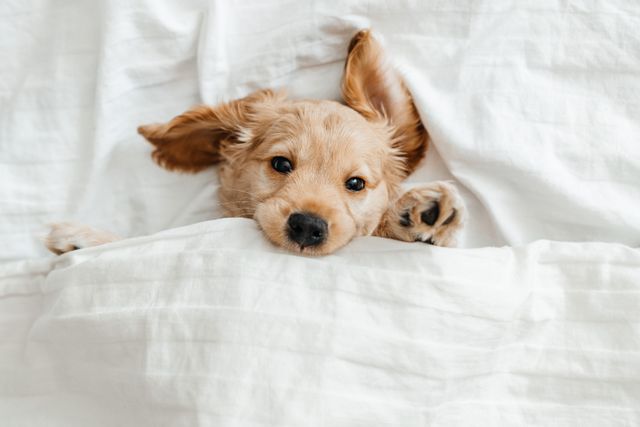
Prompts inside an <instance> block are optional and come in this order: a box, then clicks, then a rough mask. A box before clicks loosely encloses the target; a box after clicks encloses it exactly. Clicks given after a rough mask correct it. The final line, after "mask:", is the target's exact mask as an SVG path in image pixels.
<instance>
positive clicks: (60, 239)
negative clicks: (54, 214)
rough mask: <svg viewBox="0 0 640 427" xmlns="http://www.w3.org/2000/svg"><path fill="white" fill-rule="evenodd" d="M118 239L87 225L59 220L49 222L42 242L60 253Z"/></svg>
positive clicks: (51, 249)
mask: <svg viewBox="0 0 640 427" xmlns="http://www.w3.org/2000/svg"><path fill="white" fill-rule="evenodd" d="M114 240H118V237H117V236H115V235H114V234H111V233H108V232H106V231H100V230H96V229H93V228H91V227H87V226H86V225H81V224H73V223H70V222H59V223H55V224H51V230H50V231H49V234H47V236H46V237H45V238H44V244H45V246H46V247H47V249H49V250H50V251H51V252H53V253H54V254H56V255H62V254H64V253H67V252H71V251H75V250H76V249H82V248H86V247H90V246H98V245H101V244H103V243H108V242H113V241H114Z"/></svg>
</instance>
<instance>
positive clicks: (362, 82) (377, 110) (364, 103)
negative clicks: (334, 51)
mask: <svg viewBox="0 0 640 427" xmlns="http://www.w3.org/2000/svg"><path fill="white" fill-rule="evenodd" d="M342 97H343V99H344V101H345V103H346V104H347V105H348V106H349V107H351V108H353V109H354V110H356V111H357V112H359V113H360V114H362V115H363V116H364V117H365V118H366V119H368V120H387V121H388V122H389V123H390V124H391V125H392V127H393V128H394V132H393V146H394V147H395V148H397V149H398V150H399V151H400V153H401V155H402V157H403V158H404V164H405V174H406V175H409V174H410V173H411V172H413V170H414V169H415V168H416V167H417V166H418V163H419V162H420V160H422V158H423V157H424V154H425V152H426V150H427V146H428V143H429V135H428V134H427V130H426V129H425V127H424V125H423V124H422V121H421V120H420V116H419V115H418V111H417V109H416V106H415V105H414V103H413V99H412V98H411V94H410V93H409V91H408V90H407V88H406V86H405V84H404V82H403V81H402V78H401V77H400V75H399V74H398V73H397V72H396V70H394V69H393V67H392V66H391V65H390V64H389V63H388V62H387V61H386V59H385V57H384V52H383V50H382V47H381V46H380V45H379V44H378V42H377V41H376V40H375V39H374V38H373V36H372V35H371V32H370V31H369V30H362V31H360V32H358V33H357V34H356V35H355V36H354V37H353V38H352V39H351V43H350V44H349V54H348V56H347V62H346V64H345V68H344V76H343V78H342ZM406 175H405V176H406Z"/></svg>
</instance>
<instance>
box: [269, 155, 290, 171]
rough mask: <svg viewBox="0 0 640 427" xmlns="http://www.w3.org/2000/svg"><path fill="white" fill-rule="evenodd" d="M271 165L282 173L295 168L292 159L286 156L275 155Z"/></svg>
mask: <svg viewBox="0 0 640 427" xmlns="http://www.w3.org/2000/svg"><path fill="white" fill-rule="evenodd" d="M271 167H273V169H275V170H276V171H278V172H280V173H289V172H291V171H292V170H293V166H291V161H290V160H289V159H287V158H286V157H280V156H278V157H274V158H273V159H271Z"/></svg>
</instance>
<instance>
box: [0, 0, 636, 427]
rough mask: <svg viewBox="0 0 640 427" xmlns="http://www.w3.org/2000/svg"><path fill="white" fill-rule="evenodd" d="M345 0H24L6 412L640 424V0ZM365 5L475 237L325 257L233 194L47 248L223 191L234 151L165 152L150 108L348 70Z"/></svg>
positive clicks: (14, 102)
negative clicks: (145, 132) (158, 152)
mask: <svg viewBox="0 0 640 427" xmlns="http://www.w3.org/2000/svg"><path fill="white" fill-rule="evenodd" d="M337 3H338V2H333V1H328V0H324V1H322V0H321V1H314V2H300V1H292V0H290V1H287V0H271V1H259V0H249V1H243V2H225V1H222V0H221V1H215V0H212V1H205V0H190V1H184V2H171V1H154V2H151V1H144V0H132V1H128V2H104V3H95V2H84V1H81V0H71V1H65V2H54V1H52V0H42V1H36V2H24V1H20V0H6V1H4V2H3V3H2V4H1V5H0V35H1V36H2V37H0V54H2V61H0V420H3V421H1V422H0V424H1V425H11V426H13V425H28V426H33V425H46V426H52V425H60V426H73V425H78V426H85V425H141V424H148V425H172V426H174V425H197V424H201V425H274V426H275V425H278V426H280V425H292V426H293V425H366V426H370V425H403V426H404V425H443V426H453V425H460V426H467V425H525V424H528V425H593V426H606V425H638V424H640V419H639V415H638V408H640V401H639V400H640V387H639V384H640V383H639V376H640V365H639V362H638V361H639V360H640V339H638V331H637V329H638V328H637V325H638V312H639V310H638V307H639V305H638V303H640V301H639V295H640V293H639V292H640V287H639V286H640V254H639V253H638V252H639V251H638V249H632V248H634V247H639V246H640V108H639V107H638V106H639V105H640V79H639V78H638V76H639V75H640V38H639V37H638V34H640V33H639V32H638V28H640V26H639V24H640V6H639V5H638V4H637V3H636V2H633V1H624V0H612V1H591V0H583V1H580V0H576V1H558V0H553V1H552V0H542V1H536V2H517V1H506V0H505V1H491V2H447V1H437V0H427V1H421V2H414V1H399V2H386V1H383V0H369V1H365V0H361V1H357V0H351V1H345V2H339V3H340V5H338V4H337ZM362 27H371V28H373V29H374V31H375V32H376V34H378V36H379V37H380V38H381V39H382V40H383V41H384V44H385V46H386V48H387V51H388V52H389V55H390V57H391V59H392V60H393V61H394V62H395V63H396V64H397V66H398V67H399V68H400V69H401V70H402V72H403V74H404V75H405V77H406V81H407V83H408V85H409V87H410V89H411V91H412V93H413V95H414V98H415V100H416V103H417V105H418V107H419V110H420V113H421V115H422V117H423V120H424V121H425V123H426V125H427V128H428V130H429V132H430V133H431V135H432V139H433V144H432V146H431V148H430V151H429V154H428V157H427V160H426V162H425V164H424V165H423V167H422V168H421V169H420V170H418V171H417V172H416V173H415V174H414V175H413V176H412V177H411V178H410V180H409V181H410V182H409V183H408V185H414V184H419V183H421V182H426V181H429V180H433V179H451V180H453V181H454V182H455V183H456V185H458V187H459V188H460V189H461V191H462V193H463V196H464V199H465V202H466V203H467V205H468V208H469V217H470V220H469V224H468V226H467V228H466V230H465V233H464V235H463V236H462V239H461V246H462V247H463V248H466V249H457V250H448V249H441V248H430V247H425V246H420V245H415V244H402V243H399V242H393V241H390V240H385V239H377V238H363V239H358V240H356V241H354V242H353V243H352V244H350V245H349V246H348V247H347V248H345V249H344V250H342V251H340V252H339V253H337V254H336V255H333V256H330V257H325V258H319V259H308V258H302V257H297V256H293V255H288V254H283V253H281V252H279V251H277V250H276V249H274V248H273V247H271V246H270V245H269V244H268V243H266V242H265V241H264V240H263V239H262V236H261V235H260V233H258V232H257V230H256V228H255V224H254V223H253V222H251V221H249V220H239V219H226V220H215V221H210V222H206V223H201V224H196V225H192V226H188V227H186V228H180V229H176V230H171V231H168V232H164V233H161V234H157V235H153V236H150V237H141V238H139V239H133V240H126V241H123V242H120V243H117V244H115V245H113V246H108V247H104V248H95V249H91V250H87V251H81V252H78V253H76V254H71V255H67V256H65V257H63V258H60V259H55V258H52V257H50V256H49V255H47V254H46V252H45V251H44V249H43V247H42V245H41V243H40V241H39V237H40V236H41V235H42V234H43V233H44V232H45V229H46V228H45V224H46V223H47V222H51V221H57V220H77V221H80V222H83V223H87V224H91V225H94V226H97V227H101V228H105V229H109V230H112V231H114V232H117V233H119V234H122V235H124V236H143V235H149V234H151V233H155V232H158V231H160V230H164V229H169V228H172V227H178V226H185V225H187V224H194V223H197V222H200V221H205V220H209V219H212V218H216V217H218V216H219V215H220V212H219V210H218V208H217V206H216V199H215V194H216V191H217V184H216V181H215V174H214V171H213V170H211V171H205V172H203V173H200V174H198V175H179V174H172V173H169V172H166V171H164V170H162V169H160V168H159V167H157V166H155V165H154V164H153V163H152V162H151V160H150V159H149V151H150V148H149V146H148V145H147V144H145V143H144V142H143V141H142V140H141V138H140V137H139V136H137V135H136V133H135V128H136V127H137V125H139V124H141V123H147V122H153V121H161V120H166V119H169V118H170V117H172V116H173V115H175V114H177V113H180V112H182V111H183V110H185V109H186V108H188V107H189V106H191V105H193V104H195V103H198V102H203V101H204V102H210V103H214V102H217V101H219V100H227V99H232V98H234V97H238V96H242V95H245V94H247V93H248V92H250V91H252V90H254V89H257V88H260V87H267V86H285V87H289V88H290V93H291V95H292V96H295V97H328V98H337V97H338V84H339V78H340V73H341V69H342V62H343V60H344V56H345V54H346V51H345V50H346V44H347V43H348V40H349V38H350V36H351V35H352V34H353V33H354V32H355V31H356V30H357V29H358V28H362ZM540 239H549V240H557V241H565V242H564V243H563V242H555V243H554V242H550V241H539V240H540ZM566 241H572V242H576V243H569V242H566ZM586 241H593V243H578V242H586ZM607 242H608V243H607ZM503 245H510V246H505V247H503V248H496V247H499V246H503ZM480 247H486V248H484V249H481V248H480ZM471 248H480V249H471ZM3 261H4V262H3ZM5 420H9V421H8V422H7V421H5Z"/></svg>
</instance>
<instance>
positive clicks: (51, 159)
mask: <svg viewBox="0 0 640 427" xmlns="http://www.w3.org/2000/svg"><path fill="white" fill-rule="evenodd" d="M639 24H640V5H638V3H637V2H635V1H623V0H611V1H609V0H607V1H591V0H589V1H558V0H541V1H535V2H514V1H506V0H505V1H502V0H501V1H490V2H489V1H487V2H476V1H473V2H471V1H470V2H448V1H435V0H429V1H419V2H418V1H416V2H408V1H407V2H405V1H400V2H395V1H394V2H388V1H383V0H370V1H355V0H352V1H346V2H335V1H330V0H321V1H313V2H304V1H297V0H295V1H287V0H272V1H264V0H249V1H241V2H240V1H239V2H228V1H211V2H206V1H205V0H190V1H181V2H173V1H166V2H165V1H145V0H133V1H126V2H125V1H121V2H102V3H98V4H96V3H95V2H86V1H82V0H72V1H65V2H62V3H60V2H54V1H51V0H49V1H34V2H25V1H22V0H6V1H4V2H2V5H0V34H2V35H3V37H0V53H2V63H1V64H0V101H1V102H2V104H1V105H0V111H1V114H0V148H1V149H0V165H1V167H0V241H1V242H2V243H3V244H2V245H0V259H16V258H23V257H37V256H39V255H40V256H41V255H44V252H43V249H42V245H41V244H40V242H39V241H38V239H37V234H38V233H43V232H44V230H45V228H44V224H45V223H47V222H49V221H56V220H67V219H76V220H79V221H80V222H84V223H88V224H92V225H95V226H99V227H103V228H106V229H109V230H112V231H114V232H118V233H120V234H123V235H125V236H135V235H143V234H149V233H152V232H156V231H159V230H162V229H166V228H169V227H173V226H179V225H186V224H190V223H193V222H197V221H202V220H208V219H211V218H213V217H215V216H217V215H219V212H218V211H217V209H216V201H215V191H216V185H215V183H214V178H213V175H214V174H213V172H210V171H207V172H203V173H201V174H199V175H196V176H186V175H178V174H171V173H168V172H166V171H164V170H161V169H160V168H158V167H157V166H155V165H154V164H153V163H152V162H151V160H150V159H149V156H148V153H149V151H150V147H149V146H148V144H146V143H144V142H143V141H142V138H140V137H139V136H138V135H136V133H135V129H136V127H137V126H138V125H139V124H141V123H148V122H153V121H160V120H168V119H169V118H171V117H172V116H173V115H175V114H177V113H180V112H182V111H184V110H185V109H186V108H188V107H189V106H191V105H192V104H195V103H198V102H202V101H206V102H217V101H220V100H225V99H231V98H234V97H238V96H242V95H245V94H247V93H249V92H250V91H252V90H254V89H257V88H260V87H267V86H286V87H289V88H290V89H291V93H292V95H293V96H297V97H306V96H309V97H323V98H324V97H328V98H331V97H334V98H335V97H337V95H338V84H339V77H340V73H341V70H342V62H343V60H344V57H345V54H346V45H347V43H348V40H349V38H350V37H351V36H352V35H353V33H354V32H355V31H356V29H358V28H361V27H371V28H373V29H374V30H375V32H376V33H377V34H378V35H379V36H380V37H381V38H382V39H384V41H385V43H386V47H387V50H388V52H389V55H390V57H391V59H392V60H393V61H394V62H395V63H396V64H397V65H398V67H399V68H401V69H402V71H403V73H404V74H405V76H406V80H407V83H408V85H409V86H410V88H411V91H412V92H413V94H414V97H415V99H416V103H417V104H418V107H419V110H420V113H421V114H422V117H423V119H424V121H425V123H426V124H427V128H428V129H429V131H430V132H431V134H432V136H433V141H434V144H433V146H432V150H431V153H430V154H429V160H428V163H427V164H426V165H425V167H424V168H423V169H422V170H420V171H419V172H418V173H416V174H415V176H414V177H413V178H412V181H413V182H414V183H415V182H424V181H426V180H429V179H432V178H452V177H453V178H455V179H456V181H457V183H458V185H459V187H460V188H461V189H462V190H463V191H464V196H465V200H466V201H467V204H468V205H469V207H470V211H471V218H472V221H470V223H469V226H468V228H467V234H466V235H465V236H463V238H462V242H461V243H462V245H463V246H466V247H477V246H483V245H489V244H494V245H501V244H505V243H506V244H523V243H526V242H530V241H533V240H536V239H540V238H549V239H553V240H574V241H584V240H600V241H614V242H622V243H626V244H630V245H640V237H639V236H640V231H639V230H640V209H638V200H640V186H639V184H638V183H639V182H640V144H639V143H638V141H639V136H638V135H639V134H640V108H638V105H639V102H640V101H639V100H640V79H638V78H637V75H638V73H640V40H639V39H638V34H639V33H638V30H637V28H638V26H639ZM438 153H439V154H440V156H441V157H442V159H443V160H444V161H443V162H442V161H440V160H439V159H440V156H439V155H438ZM429 162H430V163H429Z"/></svg>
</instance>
